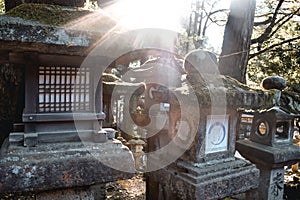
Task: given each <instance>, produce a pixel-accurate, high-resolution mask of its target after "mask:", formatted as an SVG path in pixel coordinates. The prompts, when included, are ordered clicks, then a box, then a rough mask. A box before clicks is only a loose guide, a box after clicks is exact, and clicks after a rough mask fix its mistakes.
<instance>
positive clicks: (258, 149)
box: [236, 140, 300, 167]
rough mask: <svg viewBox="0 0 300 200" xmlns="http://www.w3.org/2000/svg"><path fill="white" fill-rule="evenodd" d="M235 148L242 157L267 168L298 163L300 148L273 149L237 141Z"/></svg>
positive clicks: (282, 147)
mask: <svg viewBox="0 0 300 200" xmlns="http://www.w3.org/2000/svg"><path fill="white" fill-rule="evenodd" d="M236 146H237V149H238V151H239V152H240V154H241V155H242V156H243V157H245V158H247V159H248V160H250V161H251V162H253V163H256V164H260V165H263V166H267V167H283V166H285V165H289V164H294V163H295V162H297V161H300V147H299V146H296V145H281V146H276V147H273V146H267V145H263V144H259V143H257V142H252V141H250V140H238V141H237V143H236ZM249 152H251V153H249Z"/></svg>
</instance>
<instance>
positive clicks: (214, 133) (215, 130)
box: [208, 122, 226, 145]
mask: <svg viewBox="0 0 300 200" xmlns="http://www.w3.org/2000/svg"><path fill="white" fill-rule="evenodd" d="M208 135H209V142H210V143H211V144H213V145H219V144H221V143H222V142H223V141H224V139H225V135H226V129H225V126H224V124H222V123H221V122H215V123H213V124H212V125H211V126H210V127H209V130H208Z"/></svg>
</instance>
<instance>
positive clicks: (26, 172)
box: [0, 140, 135, 193]
mask: <svg viewBox="0 0 300 200" xmlns="http://www.w3.org/2000/svg"><path fill="white" fill-rule="evenodd" d="M3 148H4V149H2V154H1V159H0V183H1V184H0V193H15V192H30V191H34V192H39V191H45V190H53V189H55V190H57V189H66V188H74V187H82V186H89V185H94V184H101V183H106V182H110V181H114V180H116V179H125V178H129V177H131V176H132V175H133V174H132V173H134V170H135V168H134V161H133V156H132V153H131V152H130V151H129V150H128V148H127V147H125V146H122V144H121V143H120V142H119V141H117V140H109V141H108V142H105V143H85V145H83V144H81V143H60V144H43V145H39V146H37V147H28V148H25V147H18V146H10V147H6V148H5V147H3ZM112 166H114V167H115V169H113V168H112Z"/></svg>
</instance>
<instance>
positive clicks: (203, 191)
mask: <svg viewBox="0 0 300 200" xmlns="http://www.w3.org/2000/svg"><path fill="white" fill-rule="evenodd" d="M147 178H148V181H149V183H148V190H149V191H148V196H147V199H160V198H162V199H185V200H188V199H199V200H200V199H220V198H225V197H227V196H232V195H234V194H239V193H243V192H245V191H247V190H251V189H254V188H256V187H258V180H259V170H258V169H257V168H256V167H255V165H253V164H251V163H250V162H248V161H245V160H239V159H234V160H227V161H224V162H218V163H214V164H212V163H211V164H208V163H201V165H198V166H195V165H191V164H189V163H186V162H178V163H177V164H176V165H175V164H174V165H171V166H170V167H168V168H164V169H161V170H158V171H155V172H150V173H149V174H148V176H147Z"/></svg>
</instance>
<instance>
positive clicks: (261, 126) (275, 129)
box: [250, 107, 294, 146]
mask: <svg viewBox="0 0 300 200" xmlns="http://www.w3.org/2000/svg"><path fill="white" fill-rule="evenodd" d="M293 119H294V118H293V116H292V115H290V114H288V113H286V112H284V111H283V110H281V109H280V108H279V107H273V108H271V109H269V110H267V111H264V112H256V113H255V114H254V118H253V124H252V128H251V134H250V140H251V141H253V142H257V143H260V144H264V145H268V146H281V145H292V143H293Z"/></svg>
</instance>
